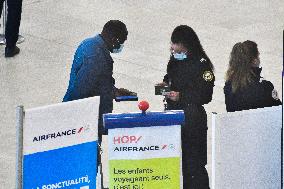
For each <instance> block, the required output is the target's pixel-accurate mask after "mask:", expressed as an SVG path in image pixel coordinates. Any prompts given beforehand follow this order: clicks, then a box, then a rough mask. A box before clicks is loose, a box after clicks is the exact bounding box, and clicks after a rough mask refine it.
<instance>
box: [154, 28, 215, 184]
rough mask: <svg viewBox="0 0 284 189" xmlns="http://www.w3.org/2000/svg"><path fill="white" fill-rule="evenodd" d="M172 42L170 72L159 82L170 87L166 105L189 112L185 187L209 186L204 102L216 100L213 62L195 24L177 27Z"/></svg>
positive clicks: (184, 156) (184, 151) (185, 127)
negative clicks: (206, 166) (202, 43)
mask: <svg viewBox="0 0 284 189" xmlns="http://www.w3.org/2000/svg"><path fill="white" fill-rule="evenodd" d="M171 42H172V44H171V56H170V60H169V63H168V66H167V74H166V75H165V76H164V80H163V83H160V84H158V85H168V86H169V87H170V90H171V92H169V94H168V95H167V96H166V98H167V108H166V109H168V110H184V112H185V124H184V125H183V126H182V130H181V132H182V164H183V165H182V169H183V188H184V189H208V188H209V178H208V173H207V170H206V168H205V165H206V164H207V115H206V111H205V109H204V107H203V105H204V104H207V103H209V102H210V101H211V100H212V94H213V87H214V81H215V77H214V74H213V65H212V63H211V61H210V59H209V58H208V56H207V55H206V54H205V52H204V50H203V48H202V46H201V44H200V41H199V39H198V37H197V35H196V33H195V32H194V30H193V29H192V28H191V27H189V26H186V25H180V26H178V27H176V28H175V29H174V31H173V33H172V36H171Z"/></svg>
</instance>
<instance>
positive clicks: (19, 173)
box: [15, 106, 25, 189]
mask: <svg viewBox="0 0 284 189" xmlns="http://www.w3.org/2000/svg"><path fill="white" fill-rule="evenodd" d="M24 114H25V113H24V107H23V106H18V107H17V114H16V119H17V120H16V129H17V130H16V132H17V135H16V145H17V152H16V153H17V157H16V187H15V188H16V189H22V188H23V129H24Z"/></svg>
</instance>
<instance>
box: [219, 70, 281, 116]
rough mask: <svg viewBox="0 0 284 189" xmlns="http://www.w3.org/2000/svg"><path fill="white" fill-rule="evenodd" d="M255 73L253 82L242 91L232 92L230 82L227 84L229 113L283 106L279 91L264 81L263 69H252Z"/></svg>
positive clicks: (226, 95) (226, 97) (225, 91)
mask: <svg viewBox="0 0 284 189" xmlns="http://www.w3.org/2000/svg"><path fill="white" fill-rule="evenodd" d="M252 69H253V72H254V73H255V77H254V78H253V81H252V82H251V83H249V84H248V86H247V87H246V88H244V89H242V90H237V91H236V92H235V93H233V92H232V85H231V82H230V81H227V82H226V83H225V87H224V93H225V103H226V109H227V111H228V112H234V111H241V110H248V109H256V108H263V107H270V106H277V105H281V104H282V103H281V101H280V100H279V99H278V95H277V91H276V90H275V89H274V86H273V84H272V83H271V82H270V81H266V80H262V78H261V76H260V73H261V70H262V69H261V68H252Z"/></svg>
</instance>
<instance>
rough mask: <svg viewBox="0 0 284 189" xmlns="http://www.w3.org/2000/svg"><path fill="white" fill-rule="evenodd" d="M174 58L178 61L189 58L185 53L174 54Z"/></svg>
mask: <svg viewBox="0 0 284 189" xmlns="http://www.w3.org/2000/svg"><path fill="white" fill-rule="evenodd" d="M173 56H174V58H175V59H177V60H184V59H186V58H187V55H186V54H185V53H184V52H182V53H173Z"/></svg>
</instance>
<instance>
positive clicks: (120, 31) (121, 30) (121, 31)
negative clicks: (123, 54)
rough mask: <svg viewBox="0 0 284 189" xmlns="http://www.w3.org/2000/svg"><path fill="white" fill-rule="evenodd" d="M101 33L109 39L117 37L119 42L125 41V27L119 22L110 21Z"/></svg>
mask: <svg viewBox="0 0 284 189" xmlns="http://www.w3.org/2000/svg"><path fill="white" fill-rule="evenodd" d="M102 33H107V34H108V35H109V36H110V37H117V38H119V39H120V40H123V41H124V40H126V39H127V35H128V31H127V28H126V25H125V24H124V23H123V22H121V21H119V20H110V21H108V22H107V23H106V24H105V25H104V27H103V31H102Z"/></svg>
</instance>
